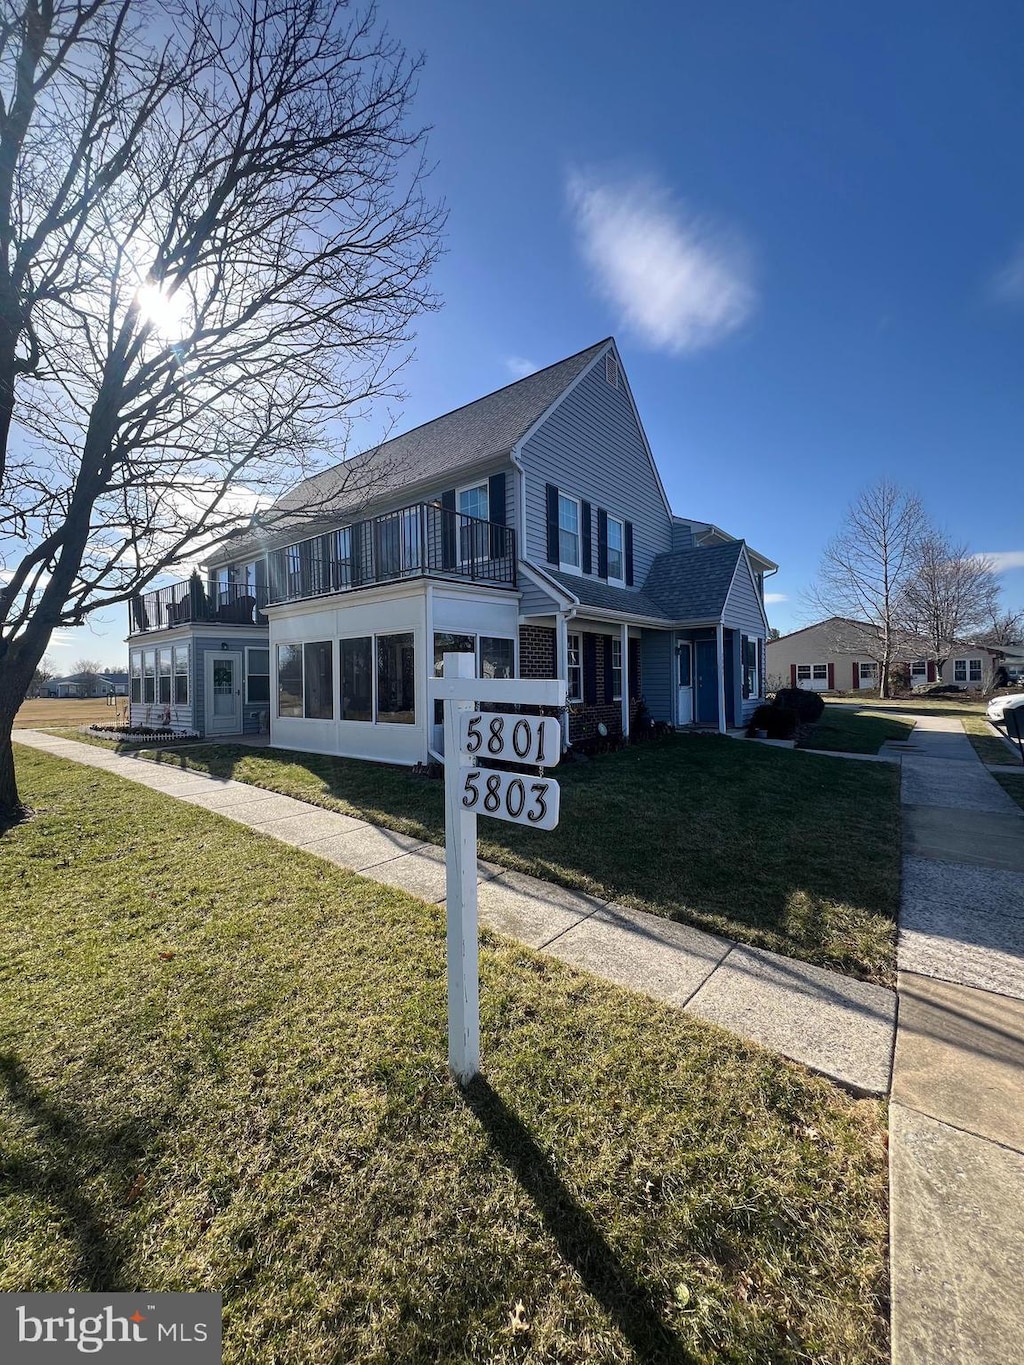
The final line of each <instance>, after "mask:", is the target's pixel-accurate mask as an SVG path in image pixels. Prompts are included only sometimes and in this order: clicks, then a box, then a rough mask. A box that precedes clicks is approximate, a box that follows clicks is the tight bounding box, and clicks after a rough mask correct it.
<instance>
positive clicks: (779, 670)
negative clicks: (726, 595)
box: [768, 616, 1021, 692]
mask: <svg viewBox="0 0 1024 1365" xmlns="http://www.w3.org/2000/svg"><path fill="white" fill-rule="evenodd" d="M918 650H919V653H918V655H917V657H916V658H914V657H911V654H912V653H914V652H916V651H914V650H912V649H908V648H907V647H906V645H905V644H904V646H903V647H902V648H901V649H900V651H899V655H900V657H899V658H897V659H896V660H894V662H893V666H894V667H898V668H903V669H906V671H907V674H908V676H909V678H910V684H911V686H912V687H927V686H928V685H929V684H930V683H935V682H938V676H939V675H938V670H937V668H936V666H935V662H934V660H933V659H929V658H927V657H926V649H925V647H924V646H923V645H918ZM878 653H879V642H878V632H877V630H876V629H875V628H874V627H873V626H871V625H869V624H868V623H867V622H865V621H853V620H850V619H848V618H847V617H844V616H831V617H829V618H828V619H827V620H825V621H817V622H816V623H815V624H814V625H813V626H805V627H804V628H803V629H802V630H794V631H792V632H791V633H790V634H789V635H781V636H780V637H779V638H778V639H777V640H769V641H768V679H769V685H770V686H773V687H802V688H804V689H806V690H808V691H813V692H857V691H862V690H865V689H876V688H877V687H878V662H877V659H878ZM1020 657H1021V650H1020V648H1019V647H1017V646H1011V645H1004V646H1001V647H999V648H994V647H991V646H988V645H980V644H972V643H970V642H968V643H963V644H957V645H954V646H952V648H951V650H950V655H949V658H948V659H947V661H946V663H945V664H944V666H943V682H945V683H947V684H949V683H952V684H955V685H956V686H958V687H966V688H972V689H976V690H979V691H980V690H983V689H986V688H988V687H990V686H991V684H992V679H993V677H994V674H995V671H996V669H997V668H999V667H1000V666H1005V667H1010V666H1012V661H1015V660H1018V659H1019V658H1020Z"/></svg>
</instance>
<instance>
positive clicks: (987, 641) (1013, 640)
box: [978, 607, 1024, 649]
mask: <svg viewBox="0 0 1024 1365" xmlns="http://www.w3.org/2000/svg"><path fill="white" fill-rule="evenodd" d="M1021 639H1024V611H1000V610H999V608H998V607H996V609H995V610H994V611H993V612H992V615H991V616H990V617H989V620H988V622H987V623H986V625H985V629H984V630H983V631H981V632H980V634H979V635H978V643H979V644H982V645H993V646H995V647H996V648H997V649H998V647H999V646H1000V645H1016V644H1019V643H1020V641H1021Z"/></svg>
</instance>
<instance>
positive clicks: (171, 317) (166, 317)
mask: <svg viewBox="0 0 1024 1365" xmlns="http://www.w3.org/2000/svg"><path fill="white" fill-rule="evenodd" d="M136 297H137V298H138V303H139V311H140V312H141V314H142V316H143V317H144V318H145V319H146V321H147V322H150V323H152V325H153V330H154V331H156V332H159V333H160V335H161V336H164V337H169V338H176V337H181V336H183V335H184V334H185V332H186V331H187V330H188V323H187V314H188V298H187V297H186V295H185V294H184V293H182V292H181V291H180V290H179V292H178V293H176V294H165V293H164V291H163V290H162V289H159V288H158V287H157V286H156V285H155V284H144V285H143V286H142V288H141V289H140V290H139V292H138V295H137V296H136Z"/></svg>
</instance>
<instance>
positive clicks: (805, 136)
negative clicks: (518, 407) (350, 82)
mask: <svg viewBox="0 0 1024 1365" xmlns="http://www.w3.org/2000/svg"><path fill="white" fill-rule="evenodd" d="M381 14H382V16H383V17H384V18H386V19H387V21H388V23H389V24H390V26H391V28H392V30H393V32H394V33H395V35H396V36H398V37H399V38H400V39H401V40H402V41H403V42H404V43H405V44H406V46H407V47H409V48H410V49H412V50H414V51H418V50H422V51H423V52H424V54H425V56H426V67H425V69H424V71H423V74H422V77H421V81H420V89H419V95H418V98H417V102H416V112H417V114H418V117H419V118H420V119H421V120H422V121H423V122H425V123H429V124H431V125H432V127H433V131H432V133H431V137H430V147H429V150H430V155H431V159H432V160H433V161H434V162H435V163H436V170H435V171H434V174H433V185H434V189H435V192H436V193H437V194H439V195H442V196H443V197H444V198H445V199H446V201H447V203H448V207H449V223H448V231H447V254H446V255H445V257H444V259H443V260H442V262H441V264H440V266H439V268H438V270H437V272H436V276H435V284H436V287H437V290H438V293H439V295H440V296H441V299H442V300H443V304H444V306H443V308H442V310H441V311H440V312H438V313H436V314H433V315H431V316H429V317H427V318H425V319H423V320H422V322H421V325H420V327H419V329H418V333H419V334H418V341H417V353H416V358H415V360H414V361H413V362H412V363H411V364H410V365H409V367H408V368H407V370H406V372H405V376H404V385H405V388H406V390H407V391H408V398H407V400H406V402H405V403H404V404H403V405H402V406H401V407H400V408H399V409H397V410H394V412H393V415H394V417H395V418H396V419H397V423H398V427H399V429H403V428H406V427H409V426H413V425H416V424H417V423H419V422H422V421H426V420H428V419H429V418H431V417H434V416H437V415H439V414H440V413H443V412H445V411H447V410H448V409H450V408H452V407H455V406H458V405H459V404H461V403H464V402H467V401H470V400H471V399H473V398H476V397H478V396H480V395H481V394H483V393H486V392H488V391H490V390H492V389H495V388H498V387H500V386H501V385H502V384H505V383H508V382H509V381H510V380H511V379H513V378H516V377H518V375H519V374H522V373H523V372H524V371H525V370H526V369H527V368H528V367H533V366H542V365H546V364H550V363H551V362H553V361H555V360H558V359H560V358H561V357H562V356H565V355H568V354H570V353H572V352H574V351H577V350H579V349H581V348H582V347H584V346H587V345H589V344H590V343H591V342H593V341H596V340H598V339H599V338H601V337H604V336H606V335H608V334H610V333H612V334H614V335H615V336H616V338H617V340H618V342H619V346H620V349H621V352H622V355H623V359H624V362H625V365H626V370H627V373H628V375H629V378H630V382H631V385H632V387H633V391H634V395H635V397H636V400H637V403H638V405H639V408H640V412H641V415H642V417H643V419H644V423H645V426H646V429H647V433H648V436H649V438H650V441H651V444H652V447H653V449H654V453H655V457H656V459H657V461H658V464H659V467H660V469H661V472H662V476H663V478H664V481H665V485H666V488H667V490H668V493H669V497H670V499H671V501H672V504H673V507H674V509H675V510H676V511H678V512H681V513H683V514H687V515H692V516H696V517H700V518H703V519H705V520H709V521H714V522H717V523H718V524H720V525H722V526H724V527H725V528H726V529H727V530H729V531H731V532H733V533H734V534H736V535H742V536H744V537H745V538H746V539H747V540H748V541H749V542H750V543H751V544H752V545H754V546H755V547H756V548H757V549H759V550H761V551H763V552H764V553H765V554H767V555H769V556H770V557H771V558H773V559H775V560H777V561H778V562H779V563H780V565H781V566H782V567H781V571H780V573H779V574H778V576H777V577H776V578H775V579H774V580H772V582H771V583H770V584H769V589H770V590H772V591H773V592H775V593H777V594H779V595H781V596H783V597H785V598H786V599H787V600H784V601H778V602H775V603H773V604H772V605H771V607H770V613H771V618H772V621H773V624H776V625H778V626H779V627H780V629H782V630H783V631H785V630H787V629H790V628H792V627H794V626H795V625H798V624H801V623H802V622H803V619H804V615H803V612H802V610H801V608H800V604H799V600H798V599H799V595H800V592H801V590H802V589H803V588H804V587H805V586H806V585H807V584H808V582H809V581H810V580H811V579H812V578H813V576H814V572H815V568H816V565H817V562H818V559H819V555H820V551H821V547H822V545H823V543H824V541H825V540H826V539H827V538H828V536H829V535H830V534H831V533H832V532H833V531H834V530H835V529H836V527H837V525H838V523H839V521H840V519H841V516H842V513H843V510H844V508H845V506H846V504H847V503H848V502H849V500H850V499H851V498H852V497H854V496H855V495H856V493H857V491H858V490H859V489H860V488H861V487H863V486H864V485H866V484H868V483H871V482H873V481H874V480H875V479H876V478H878V477H879V476H881V475H883V474H887V475H889V476H890V477H892V478H894V479H896V480H897V481H899V482H901V483H903V484H905V485H906V486H908V487H911V488H913V489H915V490H916V491H918V492H919V493H920V494H921V495H922V497H923V498H924V499H925V502H926V504H927V506H928V509H929V511H930V512H931V514H932V516H933V517H934V518H935V519H936V521H938V522H939V523H940V524H942V525H943V526H945V527H946V528H947V529H948V530H949V531H950V532H951V533H952V534H953V535H954V536H955V537H956V538H958V539H962V540H965V541H967V542H968V543H969V545H970V546H971V548H972V549H974V550H976V551H985V552H990V553H995V554H998V555H1000V556H1004V557H1005V558H1004V559H1003V560H1001V561H1000V562H1001V563H1006V564H1007V565H1015V566H1016V567H1009V568H1007V571H1006V572H1005V574H1004V575H1003V580H1002V581H1003V584H1004V587H1005V599H1006V604H1007V605H1010V606H1014V607H1017V606H1024V516H1022V506H1024V450H1022V437H1024V366H1022V360H1024V177H1022V174H1021V164H1020V149H1021V147H1022V146H1024V95H1022V93H1021V85H1020V78H1019V72H1020V69H1021V62H1022V58H1024V7H1021V5H1020V4H1019V3H1006V4H1002V3H993V2H992V0H988V2H987V3H985V4H983V5H980V6H967V5H964V4H962V3H947V2H946V0H928V3H918V2H917V0H901V3H900V4H898V5H892V4H881V3H858V4H853V3H830V4H822V3H821V2H820V0H793V2H792V3H774V0H768V2H767V3H766V2H765V0H757V2H756V3H745V4H739V3H723V4H720V5H714V6H711V5H698V4H695V3H685V4H679V3H664V4H654V3H642V2H641V3H637V4H635V5H632V6H628V7H627V6H622V5H612V4H608V3H604V0H592V3H588V4H583V3H576V0H559V3H551V0H546V2H545V3H541V2H540V0H514V2H513V3H511V4H506V5H501V6H499V5H491V4H480V3H473V2H472V0H431V3H429V4H424V3H422V0H389V2H386V3H383V4H382V6H381ZM384 418H385V414H383V413H377V414H375V415H374V416H373V417H372V418H371V419H370V420H369V421H368V423H367V425H366V428H365V433H364V436H363V438H362V439H361V438H360V436H359V433H357V436H356V441H355V445H356V446H357V447H359V448H362V447H364V446H366V445H369V444H371V443H372V441H373V439H374V438H375V437H376V436H377V435H379V434H380V432H381V430H382V429H383V423H384ZM111 615H112V616H113V615H114V614H113V613H112V614H111ZM123 629H124V626H123V622H122V621H120V620H117V619H112V620H111V621H110V622H109V623H105V624H104V625H102V626H98V627H97V628H96V630H97V631H98V634H94V635H93V636H92V637H90V636H89V635H87V634H86V633H85V632H83V631H74V632H66V633H65V638H66V640H67V643H66V644H64V645H63V646H62V647H60V648H59V649H56V648H55V649H51V657H52V658H54V660H55V662H57V663H58V664H59V665H60V664H63V663H64V662H65V661H70V658H71V656H72V655H74V657H77V656H78V655H79V654H83V653H86V654H90V655H92V656H93V657H97V658H99V659H100V661H101V662H108V661H109V662H111V663H112V662H114V661H116V660H118V659H120V658H122V657H123V646H122V645H121V644H120V641H121V638H122V636H123Z"/></svg>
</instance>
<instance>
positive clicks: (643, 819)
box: [140, 735, 900, 985]
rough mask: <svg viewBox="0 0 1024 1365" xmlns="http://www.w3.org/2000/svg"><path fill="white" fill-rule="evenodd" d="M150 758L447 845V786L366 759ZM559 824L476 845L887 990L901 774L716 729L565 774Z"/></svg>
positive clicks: (512, 830)
mask: <svg viewBox="0 0 1024 1365" xmlns="http://www.w3.org/2000/svg"><path fill="white" fill-rule="evenodd" d="M140 752H141V753H142V754H143V755H144V756H146V757H150V758H153V759H155V760H156V761H161V762H166V763H171V764H174V765H176V766H179V767H181V768H188V769H195V770H196V771H199V772H205V773H210V774H212V775H214V776H217V777H230V778H234V779H235V780H237V781H241V782H249V783H251V784H252V785H253V786H256V787H260V788H264V789H266V790H268V791H274V792H281V793H283V794H285V795H287V796H294V797H297V798H299V799H300V800H304V801H310V802H313V803H314V804H315V805H319V806H323V807H324V808H325V809H328V810H337V811H341V812H343V813H344V814H347V815H355V816H358V817H359V818H360V819H363V820H368V821H370V822H372V823H373V824H377V825H381V826H384V827H385V828H388V829H393V830H396V831H398V832H399V833H402V834H409V835H412V836H413V837H415V838H418V839H424V840H427V841H429V842H431V843H435V844H443V843H444V810H443V790H442V784H441V783H440V782H436V781H430V780H428V779H425V778H419V777H414V776H412V775H411V774H410V772H409V771H408V770H407V769H403V768H394V767H386V766H384V765H381V764H373V763H364V762H361V761H358V760H356V759H344V758H333V757H330V756H326V755H319V754H306V753H297V752H291V751H287V750H280V749H256V750H254V749H251V748H249V747H247V746H244V745H231V744H202V743H201V744H196V745H190V746H188V747H187V748H182V749H176V750H166V751H161V750H152V751H147V750H142V751H140ZM555 776H556V777H557V778H558V781H559V783H560V785H561V788H562V815H561V821H560V824H559V826H558V828H557V829H556V830H555V831H554V832H553V833H540V832H538V831H536V830H530V829H525V828H523V827H522V826H518V825H509V824H504V823H502V822H500V821H497V820H487V819H481V820H480V822H479V839H480V856H481V857H482V858H485V859H488V860H490V861H492V862H497V863H500V864H501V865H503V866H505V867H510V868H514V869H516V870H517V871H521V872H527V873H530V874H532V875H533V876H536V877H541V878H544V879H545V880H548V881H554V882H558V883H559V884H560V885H563V886H568V887H571V888H573V889H575V890H580V891H585V892H590V893H591V894H593V895H597V896H601V897H603V898H606V899H615V900H617V901H620V902H622V903H623V904H626V905H629V906H632V907H633V908H635V909H641V910H648V911H652V912H653V913H656V914H660V915H665V916H667V917H668V918H670V919H674V920H678V921H681V922H684V923H688V924H693V925H696V926H697V927H699V928H702V929H706V930H709V931H710V932H712V933H717V934H722V935H724V936H726V937H728V938H733V939H736V940H738V941H740V942H743V943H749V944H753V945H755V946H757V947H762V948H768V949H771V950H772V951H774V952H779V953H783V954H786V955H788V956H790V957H796V958H800V959H802V960H804V961H807V962H813V963H816V964H817V965H819V966H823V967H830V968H833V969H835V970H838V971H844V972H847V973H849V974H851V975H854V976H858V977H861V978H863V979H867V980H872V981H877V982H880V983H882V984H885V985H891V984H892V983H893V979H894V971H895V938H896V927H895V920H896V913H897V909H898V905H899V874H900V818H899V770H898V769H897V768H896V767H895V765H893V766H890V765H888V764H881V763H879V764H870V763H839V762H838V761H837V760H835V759H831V758H816V757H814V756H813V755H811V754H799V753H792V752H782V751H779V750H774V749H771V748H768V747H765V746H763V745H754V744H744V743H740V742H737V741H736V740H732V739H726V738H721V737H719V736H710V735H707V736H683V735H676V736H670V737H668V738H666V739H664V740H662V741H660V742H658V743H656V744H649V745H642V746H638V747H635V748H628V749H625V750H622V751H621V752H619V753H614V754H607V755H604V756H602V757H600V758H597V759H595V760H593V761H592V762H590V763H586V764H578V765H577V764H569V765H564V766H562V767H560V768H558V769H557V771H556V773H555Z"/></svg>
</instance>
